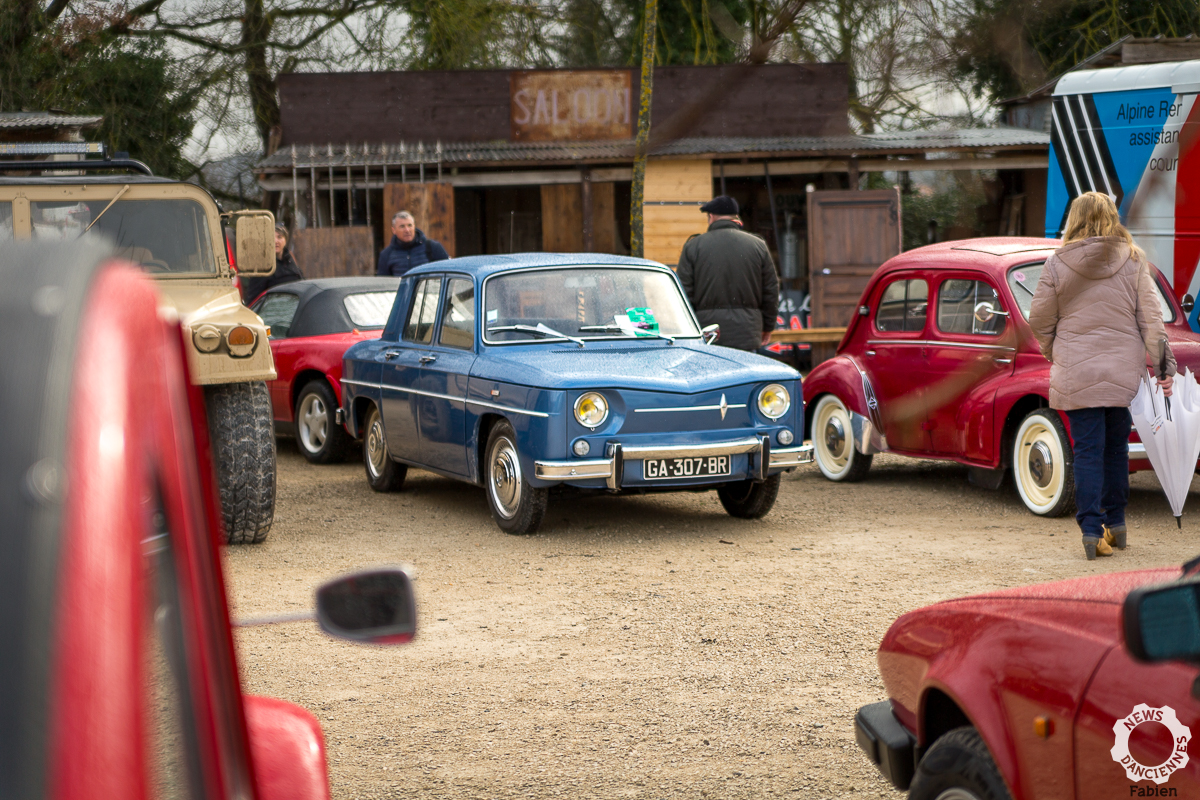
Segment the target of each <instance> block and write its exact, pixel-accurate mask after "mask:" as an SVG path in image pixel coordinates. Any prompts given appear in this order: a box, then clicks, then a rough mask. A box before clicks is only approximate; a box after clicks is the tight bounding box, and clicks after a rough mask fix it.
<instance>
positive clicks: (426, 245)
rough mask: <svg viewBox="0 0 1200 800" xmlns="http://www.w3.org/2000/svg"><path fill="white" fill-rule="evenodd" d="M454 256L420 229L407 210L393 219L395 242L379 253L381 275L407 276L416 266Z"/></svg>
mask: <svg viewBox="0 0 1200 800" xmlns="http://www.w3.org/2000/svg"><path fill="white" fill-rule="evenodd" d="M449 257H450V256H449V255H447V254H446V248H444V247H442V245H441V243H439V242H436V241H434V240H433V239H426V238H425V234H424V233H422V232H421V231H419V230H417V222H416V220H414V219H413V215H412V214H410V213H408V212H407V211H397V212H396V215H395V216H394V217H392V243H391V244H389V245H388V246H387V247H385V248H383V251H382V252H381V253H380V254H379V268H378V269H376V270H375V273H376V274H377V275H403V274H404V273H406V272H408V271H409V270H410V269H412V268H413V267H419V266H421V265H422V264H428V263H430V262H432V261H444V260H446V259H447V258H449Z"/></svg>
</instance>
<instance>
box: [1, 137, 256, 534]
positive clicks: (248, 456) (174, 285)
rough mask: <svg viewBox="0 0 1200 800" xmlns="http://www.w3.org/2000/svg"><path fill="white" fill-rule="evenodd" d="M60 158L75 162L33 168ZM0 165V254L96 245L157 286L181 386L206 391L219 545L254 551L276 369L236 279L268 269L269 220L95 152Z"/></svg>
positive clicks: (60, 148)
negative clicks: (179, 361)
mask: <svg viewBox="0 0 1200 800" xmlns="http://www.w3.org/2000/svg"><path fill="white" fill-rule="evenodd" d="M62 154H74V155H76V157H83V158H82V160H71V161H61V160H55V161H47V160H38V158H39V157H47V156H59V157H61V156H62ZM91 154H98V155H100V156H102V157H101V158H87V157H86V156H87V155H91ZM0 156H9V157H14V156H15V157H16V158H17V159H20V160H4V159H3V158H0V247H2V246H3V243H4V240H6V239H16V240H29V239H33V240H56V239H57V240H63V239H68V240H69V239H77V238H80V237H82V236H85V235H86V236H94V237H103V238H105V239H107V240H108V241H109V242H110V243H111V247H112V252H113V255H114V257H117V258H122V259H125V260H128V261H131V262H133V263H134V264H137V265H139V266H140V267H141V268H142V269H143V270H145V271H146V272H147V273H149V274H150V275H152V276H153V277H154V278H155V280H156V283H157V285H158V289H159V297H160V300H159V303H160V305H159V313H160V314H164V315H168V316H171V317H174V318H177V319H178V320H179V321H180V323H181V324H182V326H183V330H184V332H185V336H184V339H185V347H186V348H187V357H188V367H189V371H190V375H191V380H192V382H193V383H194V384H196V385H199V386H201V387H203V390H204V398H205V405H206V407H207V412H208V413H207V416H208V433H209V441H210V443H211V446H212V450H213V461H214V462H215V464H216V467H217V485H218V488H219V491H220V497H221V509H222V512H223V516H224V530H225V536H226V539H227V541H228V542H229V543H230V544H249V543H257V542H261V541H263V540H264V539H265V538H266V537H267V533H268V532H269V531H270V529H271V522H272V520H273V518H274V515H275V432H274V426H273V423H272V418H271V398H270V396H269V395H268V393H267V385H266V381H268V380H271V379H273V378H275V365H274V362H273V361H272V359H271V348H270V346H269V344H268V341H267V337H268V335H269V331H268V330H267V328H266V326H264V325H263V322H262V320H261V319H259V318H258V317H257V316H256V315H255V314H254V313H253V312H252V311H250V310H249V309H248V308H246V307H245V306H244V305H242V301H241V296H240V295H239V293H238V289H237V286H236V285H235V283H234V275H235V271H236V273H237V274H240V275H242V276H251V275H269V274H271V273H272V272H273V271H274V270H275V247H274V227H275V218H274V217H273V216H272V214H271V213H270V212H268V211H235V212H232V213H223V212H222V210H221V208H220V206H219V205H218V204H217V202H216V201H215V200H214V199H213V197H212V195H210V194H209V193H208V192H206V191H205V190H204V189H202V188H201V187H199V186H196V185H193V184H190V183H184V182H181V181H176V180H170V179H167V178H160V177H155V176H154V175H153V174H152V173H151V170H150V169H149V168H148V167H147V166H146V165H145V164H143V163H142V162H140V161H136V160H134V159H130V158H128V157H123V156H124V154H117V156H116V157H115V158H107V157H103V156H104V151H103V147H102V146H100V145H96V144H93V143H78V142H54V143H46V144H40V143H36V144H35V143H28V144H0ZM0 252H2V251H0ZM44 299H45V301H46V302H47V303H52V302H53V299H52V298H49V297H47V298H44Z"/></svg>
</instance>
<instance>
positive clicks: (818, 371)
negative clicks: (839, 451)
mask: <svg viewBox="0 0 1200 800" xmlns="http://www.w3.org/2000/svg"><path fill="white" fill-rule="evenodd" d="M863 380H864V378H863V373H862V371H861V370H859V368H858V365H857V364H856V363H855V362H854V359H853V358H851V357H850V356H847V355H839V356H834V357H833V358H831V359H829V360H828V361H822V362H821V363H820V364H818V365H817V366H815V367H814V368H813V370H812V372H810V373H808V375H807V376H806V377H805V378H804V387H803V388H804V409H805V412H806V414H809V413H811V410H812V407H813V404H814V403H815V402H816V400H817V399H818V398H820V396H821V395H823V394H832V395H834V396H836V397H837V398H838V399H840V400H841V401H842V402H843V403H844V404H845V405H846V408H847V409H848V410H850V411H853V412H855V413H856V414H861V415H863V416H864V417H865V416H868V414H869V412H868V409H867V399H866V396H865V395H864V394H863Z"/></svg>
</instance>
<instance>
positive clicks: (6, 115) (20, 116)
mask: <svg viewBox="0 0 1200 800" xmlns="http://www.w3.org/2000/svg"><path fill="white" fill-rule="evenodd" d="M103 121H104V117H95V116H72V115H66V114H52V113H50V112H48V111H5V112H0V128H4V129H6V130H20V129H22V128H25V129H34V128H87V127H90V126H92V125H99V124H100V123H101V122H103Z"/></svg>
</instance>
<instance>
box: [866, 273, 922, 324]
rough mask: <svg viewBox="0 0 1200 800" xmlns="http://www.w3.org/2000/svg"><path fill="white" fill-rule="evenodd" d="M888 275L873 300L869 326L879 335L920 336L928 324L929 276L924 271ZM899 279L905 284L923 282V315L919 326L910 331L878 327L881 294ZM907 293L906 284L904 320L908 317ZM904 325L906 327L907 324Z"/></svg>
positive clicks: (881, 305) (881, 300)
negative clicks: (873, 304) (872, 311)
mask: <svg viewBox="0 0 1200 800" xmlns="http://www.w3.org/2000/svg"><path fill="white" fill-rule="evenodd" d="M888 277H889V280H888V281H887V283H885V284H883V285H882V286H881V287H880V289H879V295H878V297H877V299H876V300H875V313H874V314H872V315H871V327H872V328H873V330H874V333H876V334H878V335H881V336H899V337H901V338H903V337H911V338H913V339H919V338H920V337H921V334H923V333H924V332H925V329H926V328H927V327H928V325H929V285H930V283H931V281H930V278H929V276H928V275H927V274H926V273H924V272H899V273H895V274H893V275H890V276H888ZM899 281H904V282H905V284H908V283H909V282H911V281H921V282H922V283H924V284H925V316H924V319H923V320H922V322H921V325H920V327H918V328H917V329H916V330H911V331H910V330H899V331H897V330H887V329H884V328H880V327H879V310H880V309H881V308H882V307H883V296H884V295H885V294H886V293H887V290H888V289H890V288H891V287H892V286H893V285H895V284H896V283H897V282H899ZM908 294H909V287H908V286H907V285H906V286H905V287H904V317H903V319H905V320H907V319H908V303H909V296H908ZM905 327H907V325H906V326H905Z"/></svg>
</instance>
